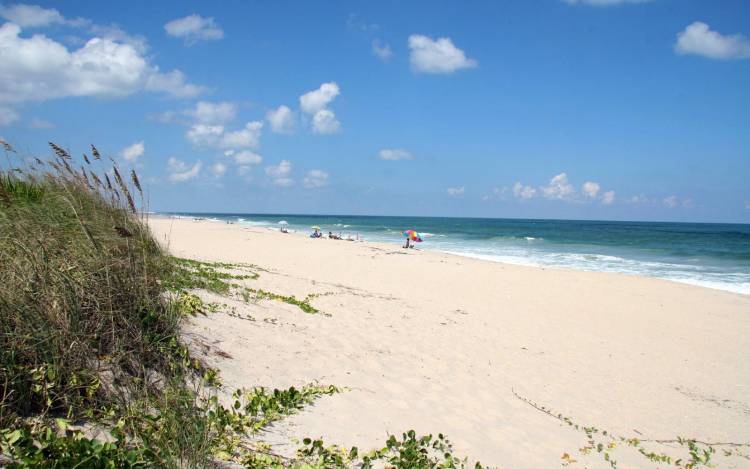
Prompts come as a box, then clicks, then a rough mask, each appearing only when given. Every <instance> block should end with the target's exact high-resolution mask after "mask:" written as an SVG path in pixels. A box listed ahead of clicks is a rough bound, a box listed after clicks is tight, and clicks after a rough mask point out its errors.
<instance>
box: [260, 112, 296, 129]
mask: <svg viewBox="0 0 750 469" xmlns="http://www.w3.org/2000/svg"><path fill="white" fill-rule="evenodd" d="M266 120H267V121H268V123H269V124H271V131H272V132H275V133H277V134H290V133H292V132H294V113H293V112H292V110H291V109H289V107H287V106H284V105H281V106H279V107H277V108H276V109H271V110H270V111H268V112H266Z"/></svg>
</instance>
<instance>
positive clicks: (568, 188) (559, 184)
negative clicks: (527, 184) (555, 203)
mask: <svg viewBox="0 0 750 469" xmlns="http://www.w3.org/2000/svg"><path fill="white" fill-rule="evenodd" d="M540 189H541V191H542V194H543V195H544V196H545V197H547V198H548V199H569V198H571V197H573V196H574V195H575V189H574V188H573V185H572V184H570V183H569V182H568V175H567V174H565V173H560V174H558V175H557V176H555V177H553V178H552V179H550V181H549V184H548V185H546V186H544V187H541V188H540Z"/></svg>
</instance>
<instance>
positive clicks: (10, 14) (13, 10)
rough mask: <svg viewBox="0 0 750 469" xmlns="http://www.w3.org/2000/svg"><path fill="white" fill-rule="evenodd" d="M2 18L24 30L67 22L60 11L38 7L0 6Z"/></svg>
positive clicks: (23, 5)
mask: <svg viewBox="0 0 750 469" xmlns="http://www.w3.org/2000/svg"><path fill="white" fill-rule="evenodd" d="M0 16H2V17H3V18H5V19H6V20H8V21H10V22H11V23H15V24H17V25H19V26H21V27H22V28H39V27H42V26H49V25H50V24H54V23H64V22H65V18H64V17H63V15H61V14H60V12H59V11H57V10H55V9H54V8H42V7H40V6H38V5H26V4H17V5H10V6H4V5H0Z"/></svg>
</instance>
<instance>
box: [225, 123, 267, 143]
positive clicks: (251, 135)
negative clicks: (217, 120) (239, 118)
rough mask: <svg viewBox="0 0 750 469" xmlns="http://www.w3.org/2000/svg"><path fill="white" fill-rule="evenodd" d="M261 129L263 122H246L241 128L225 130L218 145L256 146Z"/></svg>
mask: <svg viewBox="0 0 750 469" xmlns="http://www.w3.org/2000/svg"><path fill="white" fill-rule="evenodd" d="M262 129H263V122H260V121H252V122H248V123H247V124H245V128H243V129H240V130H235V131H233V132H225V133H224V135H222V137H221V140H220V141H219V146H220V147H221V148H258V147H259V146H260V136H261V131H262Z"/></svg>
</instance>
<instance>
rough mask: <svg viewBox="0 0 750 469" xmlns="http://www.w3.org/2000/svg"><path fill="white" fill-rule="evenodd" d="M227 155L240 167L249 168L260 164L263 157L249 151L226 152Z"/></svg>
mask: <svg viewBox="0 0 750 469" xmlns="http://www.w3.org/2000/svg"><path fill="white" fill-rule="evenodd" d="M228 153H229V155H228V156H231V157H232V158H233V159H234V162H235V163H237V164H238V165H240V166H249V165H254V164H261V163H262V162H263V157H262V156H260V155H259V154H257V153H253V152H251V151H249V150H244V151H240V152H237V153H235V152H228Z"/></svg>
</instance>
